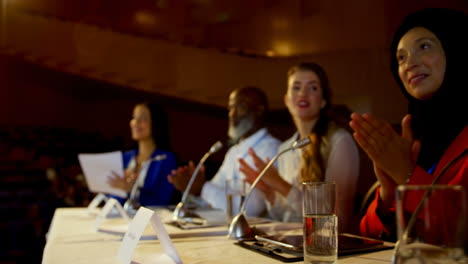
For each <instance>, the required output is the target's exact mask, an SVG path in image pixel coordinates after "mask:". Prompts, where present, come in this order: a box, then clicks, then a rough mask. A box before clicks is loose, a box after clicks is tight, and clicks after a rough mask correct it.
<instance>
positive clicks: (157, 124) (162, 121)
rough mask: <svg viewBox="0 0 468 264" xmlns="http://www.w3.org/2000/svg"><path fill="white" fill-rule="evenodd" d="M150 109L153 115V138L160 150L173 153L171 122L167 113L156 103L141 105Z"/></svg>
mask: <svg viewBox="0 0 468 264" xmlns="http://www.w3.org/2000/svg"><path fill="white" fill-rule="evenodd" d="M137 105H143V106H145V107H147V108H148V110H149V112H150V115H151V137H152V138H153V140H154V143H156V148H157V149H159V150H165V151H171V144H170V138H169V120H168V118H167V114H166V112H165V111H164V110H163V109H162V108H161V107H160V106H159V105H157V104H155V103H140V104H137Z"/></svg>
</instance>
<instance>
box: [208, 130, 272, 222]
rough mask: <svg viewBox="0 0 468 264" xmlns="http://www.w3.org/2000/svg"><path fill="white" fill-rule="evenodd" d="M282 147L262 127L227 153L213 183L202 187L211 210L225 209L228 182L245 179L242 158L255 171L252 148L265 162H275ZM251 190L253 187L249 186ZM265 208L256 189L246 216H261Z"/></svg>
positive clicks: (212, 180) (259, 192)
mask: <svg viewBox="0 0 468 264" xmlns="http://www.w3.org/2000/svg"><path fill="white" fill-rule="evenodd" d="M279 145H280V141H279V140H278V139H276V138H274V137H273V136H272V135H270V134H269V133H268V131H267V129H266V128H262V129H260V130H258V131H257V132H255V133H254V134H252V135H251V136H250V137H248V138H246V139H244V140H242V141H240V142H239V143H237V144H235V145H233V146H232V147H231V148H230V149H229V150H228V151H227V153H226V156H225V157H224V161H223V164H222V165H221V167H220V168H219V170H218V172H217V173H216V175H215V176H214V177H213V179H211V181H209V182H206V183H205V184H204V185H203V189H202V193H201V197H202V198H203V200H205V201H206V202H208V203H209V204H210V205H211V206H212V207H214V208H219V209H223V210H226V191H225V186H226V180H228V179H238V180H243V179H244V178H245V175H244V174H243V173H242V172H240V171H239V161H238V160H239V159H240V158H243V159H244V160H245V161H246V162H247V163H248V164H249V165H250V166H251V167H252V168H255V165H254V164H253V160H252V157H251V156H250V155H249V154H248V150H249V148H250V147H251V148H253V149H254V151H255V152H256V153H257V155H258V156H259V157H260V158H261V159H262V160H265V159H266V158H270V159H272V158H273V157H274V156H275V155H276V153H277V151H278V147H279ZM249 187H250V185H249ZM265 209H266V205H265V196H264V194H263V193H262V192H261V191H259V190H258V189H255V190H254V191H253V193H252V196H251V197H250V198H249V201H248V202H247V206H246V210H247V215H251V216H258V215H261V214H262V213H264V211H265Z"/></svg>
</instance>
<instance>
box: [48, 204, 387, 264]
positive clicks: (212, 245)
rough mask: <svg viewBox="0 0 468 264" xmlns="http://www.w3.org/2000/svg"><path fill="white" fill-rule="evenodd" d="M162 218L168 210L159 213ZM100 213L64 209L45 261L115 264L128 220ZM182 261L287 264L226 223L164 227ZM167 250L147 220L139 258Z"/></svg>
mask: <svg viewBox="0 0 468 264" xmlns="http://www.w3.org/2000/svg"><path fill="white" fill-rule="evenodd" d="M158 214H160V216H161V218H163V219H164V218H166V217H167V212H162V213H161V212H159V211H158ZM95 222H96V216H95V215H89V214H88V213H87V211H86V208H59V209H57V210H56V211H55V214H54V218H53V220H52V223H51V225H50V228H49V233H48V236H47V243H46V246H45V248H44V254H43V259H42V263H43V264H55V263H57V264H59V263H60V264H63V263H67V264H79V263H83V264H84V263H86V264H88V263H115V264H120V261H119V259H118V258H117V252H118V250H119V247H120V244H121V240H122V237H123V235H124V233H125V231H126V228H127V223H126V222H125V221H124V220H123V219H122V218H111V219H106V220H105V221H104V222H103V224H102V226H101V228H100V229H99V230H98V231H96V230H95ZM165 227H166V229H167V231H168V233H169V235H170V236H171V239H172V241H173V243H174V246H175V247H176V249H177V251H178V253H179V255H180V257H181V258H182V261H183V263H208V264H209V263H283V262H281V261H278V260H275V259H272V258H270V257H267V256H263V255H261V254H258V253H256V252H253V251H251V250H247V249H244V248H242V247H239V246H237V245H234V241H233V240H230V239H228V238H227V237H226V233H227V228H226V227H225V226H222V227H210V228H203V229H193V230H181V229H179V228H176V227H173V226H170V225H166V226H165ZM162 252H163V250H162V248H161V245H160V243H159V241H158V240H157V239H156V237H155V234H154V231H153V230H152V229H151V227H150V225H148V227H147V229H146V230H145V232H144V233H143V237H142V239H141V241H140V242H139V244H138V246H137V248H136V251H135V254H134V256H133V262H134V263H147V261H146V260H147V259H148V258H149V257H151V256H154V254H162ZM391 255H392V251H391V250H386V251H380V252H374V253H368V254H363V255H358V256H351V257H343V258H339V259H338V263H339V264H348V263H349V264H351V263H356V264H358V263H359V264H367V263H369V264H371V263H373V264H379V263H382V264H383V263H390V262H391V261H390V259H391Z"/></svg>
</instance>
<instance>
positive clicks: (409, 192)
mask: <svg viewBox="0 0 468 264" xmlns="http://www.w3.org/2000/svg"><path fill="white" fill-rule="evenodd" d="M396 199H397V203H396V209H397V217H396V219H397V229H398V243H397V246H396V247H395V256H394V263H398V264H404V263H468V262H467V259H466V257H465V253H464V250H465V249H466V246H467V245H466V242H467V237H468V233H467V229H466V224H467V214H466V210H467V207H466V193H465V190H464V188H463V187H462V186H460V185H400V186H398V188H397V193H396Z"/></svg>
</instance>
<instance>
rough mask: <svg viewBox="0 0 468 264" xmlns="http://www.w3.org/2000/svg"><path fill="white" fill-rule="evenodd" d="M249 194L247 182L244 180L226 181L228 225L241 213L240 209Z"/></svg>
mask: <svg viewBox="0 0 468 264" xmlns="http://www.w3.org/2000/svg"><path fill="white" fill-rule="evenodd" d="M246 192H247V182H245V181H244V180H242V179H227V180H226V216H227V224H228V226H229V224H230V223H231V222H232V219H233V218H234V217H235V216H236V215H237V214H238V213H240V208H241V206H242V203H243V202H244V199H245V194H246Z"/></svg>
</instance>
